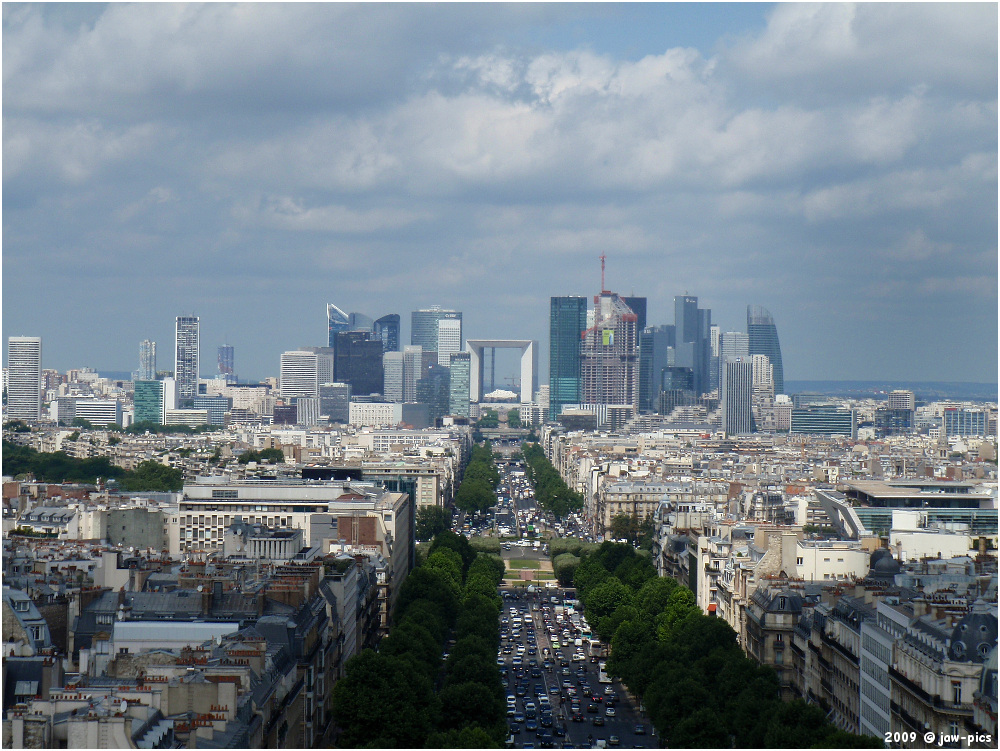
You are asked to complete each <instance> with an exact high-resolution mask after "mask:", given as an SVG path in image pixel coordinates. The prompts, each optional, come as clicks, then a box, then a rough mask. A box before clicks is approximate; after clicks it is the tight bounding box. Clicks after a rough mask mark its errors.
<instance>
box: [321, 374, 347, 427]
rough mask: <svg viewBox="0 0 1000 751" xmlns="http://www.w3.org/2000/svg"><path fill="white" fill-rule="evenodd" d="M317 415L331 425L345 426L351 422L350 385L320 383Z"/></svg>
mask: <svg viewBox="0 0 1000 751" xmlns="http://www.w3.org/2000/svg"><path fill="white" fill-rule="evenodd" d="M319 413H320V414H321V415H326V417H327V420H328V421H329V422H331V423H337V422H339V423H343V424H345V425H346V424H347V423H349V422H350V421H351V384H349V383H321V384H320V385H319Z"/></svg>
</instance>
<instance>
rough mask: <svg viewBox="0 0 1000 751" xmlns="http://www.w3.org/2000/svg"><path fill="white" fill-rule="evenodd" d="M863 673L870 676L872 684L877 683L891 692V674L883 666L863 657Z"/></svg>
mask: <svg viewBox="0 0 1000 751" xmlns="http://www.w3.org/2000/svg"><path fill="white" fill-rule="evenodd" d="M861 672H862V673H863V674H864V675H866V676H868V679H869V680H870V681H871V682H872V683H877V684H879V685H880V686H882V688H884V689H886V690H887V691H888V690H889V673H888V671H886V670H885V669H884V668H883V667H882V666H881V665H879V664H878V663H877V662H875V661H874V660H870V659H868V658H867V657H865V656H863V655H862V657H861Z"/></svg>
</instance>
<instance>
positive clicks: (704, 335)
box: [673, 295, 712, 394]
mask: <svg viewBox="0 0 1000 751" xmlns="http://www.w3.org/2000/svg"><path fill="white" fill-rule="evenodd" d="M674 327H675V328H676V332H677V344H676V347H675V358H674V363H673V364H674V365H676V366H679V367H685V368H691V372H692V373H693V375H694V391H695V393H696V394H704V393H705V392H706V391H708V390H709V388H710V383H711V377H710V374H709V367H710V365H711V360H712V339H711V336H712V335H711V328H712V311H711V310H709V309H708V308H699V307H698V298H697V297H691V296H689V295H682V296H681V295H679V296H677V297H675V298H674Z"/></svg>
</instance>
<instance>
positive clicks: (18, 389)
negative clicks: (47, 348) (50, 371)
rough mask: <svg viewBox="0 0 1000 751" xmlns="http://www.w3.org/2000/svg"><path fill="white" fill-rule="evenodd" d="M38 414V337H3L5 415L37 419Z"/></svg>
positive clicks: (39, 344)
mask: <svg viewBox="0 0 1000 751" xmlns="http://www.w3.org/2000/svg"><path fill="white" fill-rule="evenodd" d="M41 416H42V338H41V337H40V336H12V337H10V338H8V339H7V418H8V419H10V420H28V421H29V422H38V420H39V419H40V418H41Z"/></svg>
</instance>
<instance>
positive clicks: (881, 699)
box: [861, 681, 889, 712]
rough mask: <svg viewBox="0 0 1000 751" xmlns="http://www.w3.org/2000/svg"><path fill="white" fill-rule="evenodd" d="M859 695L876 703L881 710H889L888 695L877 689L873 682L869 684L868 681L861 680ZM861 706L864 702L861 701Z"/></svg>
mask: <svg viewBox="0 0 1000 751" xmlns="http://www.w3.org/2000/svg"><path fill="white" fill-rule="evenodd" d="M861 695H862V696H864V697H865V698H866V699H868V701H870V702H871V703H872V704H874V705H876V706H877V707H878V708H879V709H881V710H882V711H883V712H888V711H889V697H888V696H886V695H885V694H883V693H882V692H881V691H879V690H877V689H876V688H875V686H874V684H871V683H869V682H868V681H862V682H861ZM861 706H864V703H862V705H861Z"/></svg>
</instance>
